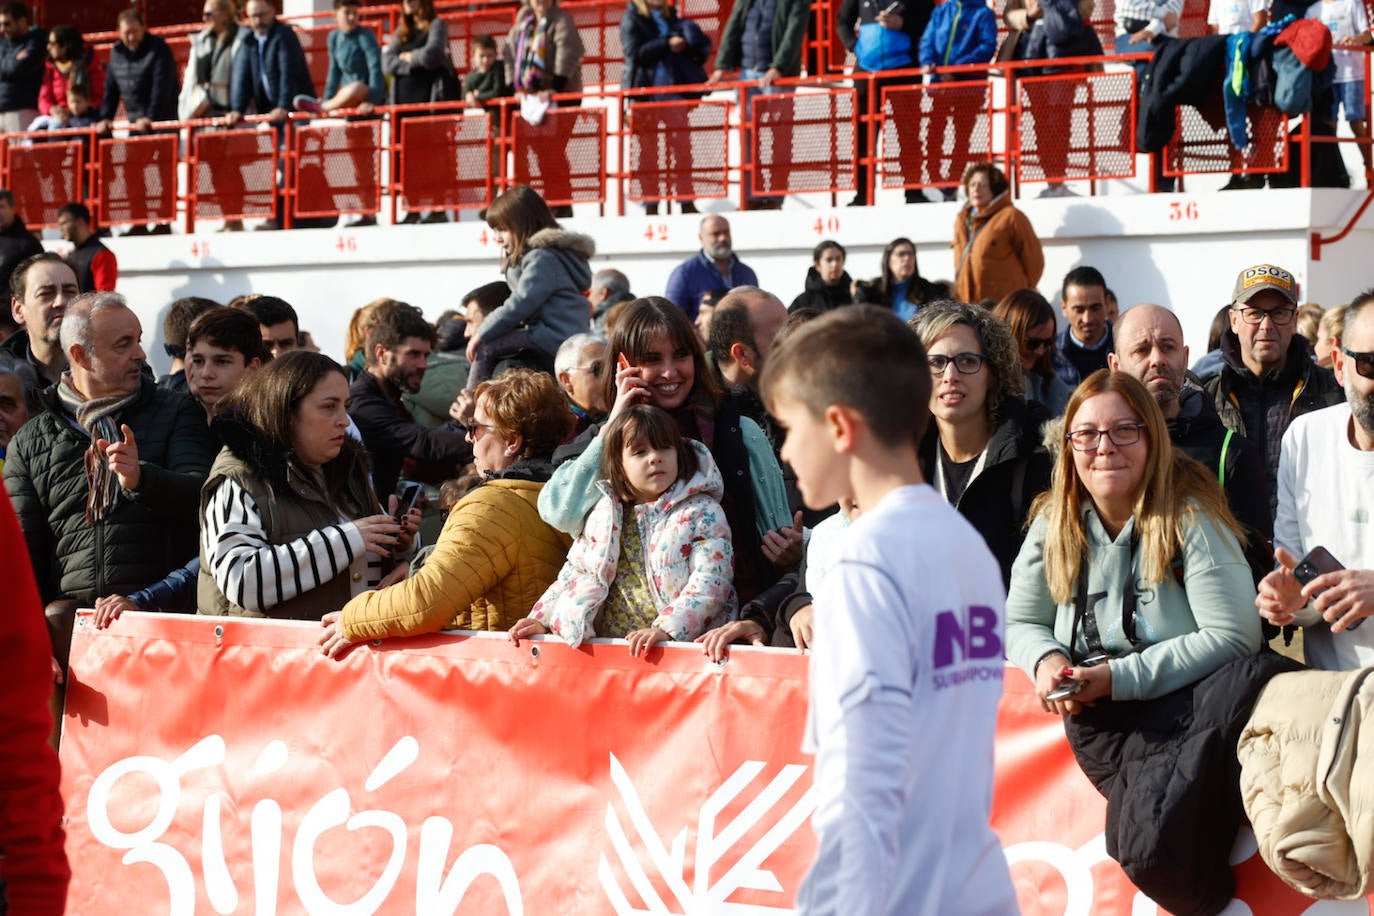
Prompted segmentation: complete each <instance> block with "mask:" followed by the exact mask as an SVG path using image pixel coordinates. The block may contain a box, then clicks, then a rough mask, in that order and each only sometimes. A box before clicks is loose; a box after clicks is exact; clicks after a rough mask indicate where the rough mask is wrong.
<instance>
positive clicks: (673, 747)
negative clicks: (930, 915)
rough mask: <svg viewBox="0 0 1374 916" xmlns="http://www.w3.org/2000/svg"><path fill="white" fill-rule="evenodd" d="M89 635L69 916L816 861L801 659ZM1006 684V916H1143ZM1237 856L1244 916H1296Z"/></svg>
mask: <svg viewBox="0 0 1374 916" xmlns="http://www.w3.org/2000/svg"><path fill="white" fill-rule="evenodd" d="M89 620H90V618H89V616H83V617H82V618H80V620H79V621H78V627H77V631H76V636H75V638H74V640H73V646H72V656H71V658H72V662H71V671H72V677H71V685H70V688H69V692H68V697H67V711H66V717H65V721H64V735H63V743H62V763H63V793H64V796H65V798H66V800H67V814H68V828H67V829H68V853H69V855H70V858H71V862H72V868H73V875H74V877H73V880H72V889H71V895H70V898H69V900H70V905H69V907H68V911H69V912H71V913H79V914H83V916H86V914H97V913H119V914H126V913H170V914H174V916H175V914H190V913H221V914H230V913H253V914H258V916H269V914H274V913H278V912H280V913H300V912H309V913H320V914H333V913H339V914H343V913H348V914H359V913H404V912H416V913H422V914H425V916H434V914H450V913H457V914H484V916H492V914H498V916H504V914H507V913H509V914H524V913H529V914H535V916H542V914H582V913H586V914H605V913H614V914H638V913H655V914H684V916H685V914H705V913H720V914H737V916H767V914H783V913H789V912H791V907H792V901H793V898H794V894H795V891H796V888H797V886H798V884H799V882H800V880H801V877H802V875H803V874H804V873H805V870H806V868H807V867H808V866H809V863H810V860H811V857H812V855H813V854H814V851H815V837H814V835H813V834H812V832H811V828H810V825H809V823H808V820H807V819H808V818H809V816H810V814H811V811H812V806H813V802H812V794H811V792H810V788H811V780H812V775H811V766H810V764H811V760H810V758H809V757H807V756H806V755H804V754H802V753H801V752H800V750H799V747H800V744H801V734H802V728H803V724H804V721H805V716H806V659H805V657H804V656H802V655H801V654H799V653H795V652H784V651H774V650H758V649H741V650H737V651H735V652H734V653H733V655H732V658H731V660H730V661H729V663H727V664H725V665H721V666H717V665H714V664H712V663H710V662H708V661H707V660H706V659H705V658H704V657H703V656H702V654H701V653H700V651H699V650H697V649H696V648H695V647H677V646H669V647H665V648H663V649H656V650H654V651H652V652H651V653H650V655H649V658H648V659H647V660H645V659H635V658H631V657H630V656H629V653H628V652H627V651H626V649H625V646H624V644H623V643H622V644H588V645H584V646H582V647H580V648H578V649H575V650H573V649H568V648H567V647H566V646H564V645H562V644H560V643H555V642H552V641H551V642H547V643H526V644H523V645H522V646H520V647H519V648H515V647H513V646H511V645H510V644H509V643H508V642H507V641H506V640H505V639H504V637H500V636H494V635H488V634H479V635H442V636H433V637H426V638H418V639H412V640H393V641H388V642H387V643H385V644H382V645H378V646H368V645H364V646H359V647H357V648H355V649H354V650H353V651H352V652H351V653H349V654H348V655H347V656H346V657H345V658H344V659H343V660H342V661H340V662H335V661H330V660H329V659H326V658H324V657H322V656H321V655H320V654H319V652H318V650H317V649H316V647H315V638H316V635H317V633H318V627H316V626H313V625H310V624H296V623H278V622H266V621H248V620H234V619H221V618H205V617H199V618H196V617H171V616H160V615H143V614H128V615H125V617H124V618H123V619H121V620H120V621H119V622H118V623H116V624H115V625H114V626H113V627H112V628H111V629H109V630H106V631H101V632H97V631H95V630H94V629H93V628H92V627H91V626H90V625H89ZM1007 674H1008V676H1007V693H1006V696H1005V698H1004V700H1003V704H1002V710H1001V721H1000V724H999V736H998V747H997V754H998V768H997V792H996V802H995V811H994V818H993V821H994V826H995V827H996V828H997V830H998V832H999V834H1000V836H1001V837H1002V841H1003V845H1004V846H1005V848H1006V852H1007V856H1008V859H1009V861H1010V862H1011V863H1012V875H1013V878H1014V879H1015V880H1016V884H1017V889H1018V893H1019V897H1020V902H1021V905H1022V907H1023V909H1024V911H1025V912H1026V913H1028V914H1047V916H1049V914H1054V916H1058V914H1065V916H1069V914H1084V916H1086V914H1090V913H1091V914H1094V916H1095V914H1122V916H1126V914H1141V913H1148V912H1154V910H1153V907H1147V908H1144V909H1133V907H1134V905H1135V901H1134V898H1135V896H1136V892H1135V890H1134V888H1132V887H1131V886H1130V884H1129V882H1127V881H1126V880H1125V878H1124V876H1123V875H1122V874H1121V871H1120V869H1118V868H1117V867H1116V865H1115V863H1113V862H1111V861H1110V860H1108V859H1107V857H1106V854H1105V852H1104V850H1103V840H1102V826H1103V812H1104V808H1105V805H1104V802H1103V801H1102V799H1101V797H1100V796H1099V795H1098V794H1097V793H1096V791H1095V790H1093V788H1092V787H1091V785H1090V784H1089V783H1088V782H1087V780H1086V779H1084V778H1083V776H1082V775H1081V774H1080V773H1079V771H1078V768H1077V766H1076V765H1075V763H1074V761H1073V759H1072V756H1071V754H1070V753H1069V750H1068V746H1067V744H1066V743H1065V741H1064V737H1063V729H1062V726H1061V725H1060V723H1059V722H1058V721H1057V720H1055V719H1053V718H1050V717H1048V716H1045V715H1044V714H1043V713H1042V712H1040V711H1039V707H1038V704H1036V703H1035V702H1034V697H1033V694H1032V692H1031V689H1030V684H1029V682H1028V681H1027V680H1026V679H1025V677H1024V676H1023V675H1022V674H1020V673H1019V672H1018V671H1016V670H1014V669H1011V668H1008V671H1007ZM930 764H931V765H932V766H960V765H961V762H960V761H958V760H945V759H941V758H940V757H939V753H938V750H937V749H932V752H931V761H930ZM1239 848H1240V851H1239V852H1238V853H1237V858H1238V859H1241V860H1243V861H1242V862H1241V864H1240V865H1239V866H1238V878H1239V880H1240V892H1239V899H1240V900H1241V901H1243V902H1244V904H1245V906H1246V907H1247V908H1248V912H1249V913H1250V914H1253V916H1297V914H1300V913H1304V912H1306V911H1307V910H1308V908H1309V907H1311V906H1312V902H1311V901H1309V900H1307V899H1306V898H1304V897H1301V896H1300V895H1298V894H1296V893H1294V892H1292V891H1290V890H1288V889H1287V888H1286V887H1284V885H1282V883H1281V882H1279V881H1278V879H1277V878H1274V877H1273V876H1272V875H1271V874H1270V873H1269V871H1268V869H1267V868H1266V867H1265V866H1264V864H1263V862H1262V861H1260V859H1259V857H1258V856H1257V855H1255V854H1254V844H1253V840H1251V842H1250V844H1249V846H1248V847H1246V846H1245V845H1244V843H1241V844H1239ZM1327 906H1330V905H1329V904H1328V905H1327ZM1346 906H1350V905H1346ZM1237 912H1247V910H1237ZM1321 912H1322V913H1324V914H1332V916H1334V914H1335V913H1337V912H1339V913H1364V914H1367V913H1368V912H1370V910H1369V907H1368V906H1367V904H1364V903H1359V904H1355V905H1354V906H1353V908H1351V909H1346V908H1342V909H1340V910H1327V909H1323V910H1321Z"/></svg>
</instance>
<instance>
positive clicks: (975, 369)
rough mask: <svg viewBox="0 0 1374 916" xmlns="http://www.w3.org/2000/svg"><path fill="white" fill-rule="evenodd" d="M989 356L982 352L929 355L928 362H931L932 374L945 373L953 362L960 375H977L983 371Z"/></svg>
mask: <svg viewBox="0 0 1374 916" xmlns="http://www.w3.org/2000/svg"><path fill="white" fill-rule="evenodd" d="M987 361H988V358H987V357H986V356H984V355H983V354H982V353H956V354H954V355H953V356H944V355H939V356H927V357H926V362H928V363H930V374H931V375H935V376H940V375H944V374H945V369H947V368H948V367H949V365H950V364H951V363H953V364H954V368H955V369H956V370H958V372H959V374H960V375H977V374H978V373H979V372H981V371H983V363H985V362H987Z"/></svg>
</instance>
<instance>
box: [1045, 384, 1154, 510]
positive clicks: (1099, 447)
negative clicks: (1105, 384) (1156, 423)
mask: <svg viewBox="0 0 1374 916" xmlns="http://www.w3.org/2000/svg"><path fill="white" fill-rule="evenodd" d="M1144 426H1145V421H1144V420H1143V419H1142V418H1141V417H1140V415H1139V414H1137V413H1136V412H1135V410H1133V409H1132V408H1131V405H1130V404H1129V403H1128V402H1127V401H1126V399H1125V398H1124V397H1122V396H1121V395H1120V394H1118V393H1116V392H1115V391H1104V392H1102V393H1101V394H1096V395H1093V396H1092V397H1090V398H1088V399H1087V400H1085V401H1083V403H1082V404H1080V405H1079V408H1078V411H1077V412H1076V413H1075V414H1074V416H1073V417H1072V418H1071V419H1070V420H1069V421H1068V436H1069V441H1068V443H1066V444H1067V446H1068V447H1069V448H1072V449H1073V466H1074V471H1075V472H1076V473H1077V475H1078V479H1079V481H1080V482H1081V483H1082V484H1083V488H1084V489H1085V490H1086V491H1087V492H1088V495H1089V496H1090V497H1092V500H1093V503H1094V504H1095V505H1096V506H1097V507H1098V509H1099V511H1101V512H1105V513H1106V514H1107V515H1108V516H1109V517H1111V518H1115V519H1125V518H1129V517H1131V515H1132V513H1133V511H1134V506H1135V499H1136V496H1137V495H1138V494H1139V492H1140V487H1141V484H1142V482H1143V481H1144V479H1145V470H1146V464H1147V461H1148V458H1149V452H1150V441H1149V438H1148V436H1146V434H1145V431H1144Z"/></svg>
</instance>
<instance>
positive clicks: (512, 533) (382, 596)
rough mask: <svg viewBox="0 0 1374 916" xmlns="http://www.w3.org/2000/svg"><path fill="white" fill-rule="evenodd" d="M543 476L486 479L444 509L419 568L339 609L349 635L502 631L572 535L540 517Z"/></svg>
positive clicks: (521, 612)
mask: <svg viewBox="0 0 1374 916" xmlns="http://www.w3.org/2000/svg"><path fill="white" fill-rule="evenodd" d="M543 487H544V484H543V483H536V482H534V481H530V480H515V479H501V480H490V481H488V482H486V483H484V484H482V486H480V487H478V488H477V489H475V490H473V491H472V492H471V493H469V494H468V495H467V496H465V497H464V498H463V499H462V500H461V501H460V502H459V503H458V504H457V505H456V506H454V507H453V508H452V509H451V510H449V515H448V521H446V522H445V523H444V530H443V531H442V532H440V534H439V540H438V542H437V543H435V545H434V552H433V553H432V554H430V556H429V559H428V560H426V561H425V565H424V566H423V567H422V568H421V569H420V571H419V572H418V573H416V574H415V575H413V576H411V577H410V578H409V579H407V580H405V581H404V582H401V583H398V584H396V585H393V586H391V587H390V588H384V589H381V590H380V591H374V592H366V593H364V594H362V595H359V596H357V597H356V598H354V599H353V600H352V601H350V602H348V604H346V605H345V606H344V609H343V620H342V623H343V633H344V636H345V638H347V639H350V640H352V641H354V642H357V641H359V640H363V639H382V638H385V637H387V636H413V635H415V634H417V633H433V632H434V631H436V630H444V629H450V630H504V629H507V628H508V627H510V626H511V624H513V623H515V621H517V620H519V619H520V618H521V617H523V616H525V615H526V614H527V613H529V610H530V608H532V607H533V606H534V603H535V602H536V601H538V600H539V596H540V595H542V594H544V591H545V590H546V589H547V588H548V587H549V586H550V585H551V584H552V583H553V580H554V579H556V578H557V577H558V571H559V570H560V569H561V568H562V567H563V561H564V560H566V559H567V556H568V547H569V546H571V544H572V540H571V539H570V538H569V537H568V536H567V535H566V534H563V533H562V532H560V531H557V530H555V529H554V528H551V527H549V526H548V525H546V524H545V523H544V520H543V519H541V518H540V517H539V508H538V506H537V505H536V501H537V500H538V499H539V491H540V490H541V489H543Z"/></svg>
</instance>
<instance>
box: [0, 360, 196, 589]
mask: <svg viewBox="0 0 1374 916" xmlns="http://www.w3.org/2000/svg"><path fill="white" fill-rule="evenodd" d="M41 401H42V403H43V405H44V407H45V408H46V409H45V410H44V411H43V413H41V414H38V415H37V416H35V417H33V418H32V419H30V420H29V422H27V423H25V424H24V425H23V427H21V428H20V430H19V432H18V433H16V434H15V436H14V438H13V439H12V440H10V447H9V451H8V452H7V457H6V459H5V489H6V490H8V491H9V495H10V499H11V500H12V501H13V502H14V510H15V513H16V514H17V515H18V516H19V523H20V525H21V527H23V529H24V539H25V540H26V541H27V542H28V547H29V555H30V557H31V558H32V560H33V569H34V575H35V577H36V578H37V580H38V590H39V592H40V594H41V595H42V598H43V602H44V603H45V604H46V603H48V602H50V601H53V600H55V599H57V598H59V597H67V598H76V599H78V600H80V601H83V602H88V601H94V600H95V599H96V598H98V597H99V596H101V595H109V594H120V595H127V594H129V593H130V592H134V591H137V590H138V589H140V588H143V587H144V586H146V585H149V584H150V583H153V582H156V581H158V580H159V579H161V578H162V577H163V576H165V575H167V573H169V572H171V571H172V570H173V569H176V568H177V567H178V566H181V565H183V564H185V563H186V561H187V560H189V559H191V557H193V556H195V552H196V534H197V531H198V530H199V523H198V517H197V515H196V505H197V501H196V495H197V494H198V493H199V492H200V485H201V481H203V480H204V479H205V472H206V471H207V470H209V468H210V462H211V460H212V459H213V457H214V454H215V443H214V439H213V437H212V436H211V435H210V431H209V429H208V428H207V427H206V425H205V412H204V411H203V410H201V408H200V405H199V404H197V403H196V402H195V401H193V400H191V399H190V398H188V397H186V396H185V395H179V394H172V393H171V392H168V391H164V390H162V389H160V388H158V387H157V386H156V385H155V384H153V382H152V380H151V379H148V378H144V379H143V380H142V381H141V387H140V388H139V391H138V394H137V396H136V397H135V399H134V401H133V402H132V403H131V404H129V406H128V407H126V408H125V409H124V412H123V413H122V414H121V415H120V422H121V423H127V424H128V425H129V428H130V429H132V430H133V432H134V438H135V441H136V442H137V443H138V457H139V463H140V465H141V467H142V471H143V474H142V479H141V480H140V481H139V487H138V490H137V491H136V492H130V491H127V490H125V491H122V492H121V499H120V502H119V504H118V505H117V506H116V507H115V509H114V510H113V511H112V512H111V513H110V514H109V515H108V516H107V517H106V518H105V520H104V521H101V522H97V523H96V524H94V525H90V524H87V523H86V496H87V492H88V489H89V488H88V485H87V482H86V473H85V455H86V449H87V448H89V447H90V444H91V437H90V435H89V434H88V433H87V432H86V431H85V430H83V429H80V428H78V427H77V426H76V424H75V421H74V419H73V418H72V417H71V415H70V414H68V413H67V412H66V411H65V410H64V409H63V407H62V405H61V402H60V400H59V398H58V395H57V390H56V389H55V388H50V389H48V390H47V391H45V392H44V393H43V395H42V396H41ZM85 606H87V607H89V605H85Z"/></svg>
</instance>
